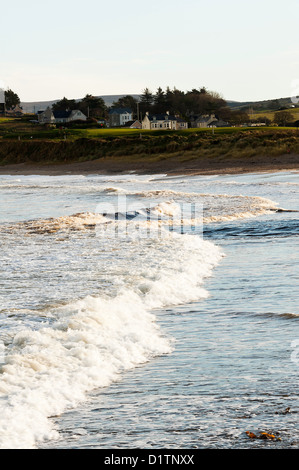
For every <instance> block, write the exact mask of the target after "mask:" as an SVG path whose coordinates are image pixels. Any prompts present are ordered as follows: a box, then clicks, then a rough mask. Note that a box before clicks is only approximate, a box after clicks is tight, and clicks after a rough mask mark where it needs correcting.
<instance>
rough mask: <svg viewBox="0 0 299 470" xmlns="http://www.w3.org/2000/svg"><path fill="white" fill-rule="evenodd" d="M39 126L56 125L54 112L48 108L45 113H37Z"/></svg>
mask: <svg viewBox="0 0 299 470" xmlns="http://www.w3.org/2000/svg"><path fill="white" fill-rule="evenodd" d="M37 118H38V122H39V124H55V117H54V114H53V111H52V109H51V108H50V107H48V108H47V109H46V110H45V111H39V112H38V113H37Z"/></svg>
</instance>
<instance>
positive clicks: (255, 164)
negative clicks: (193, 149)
mask: <svg viewBox="0 0 299 470" xmlns="http://www.w3.org/2000/svg"><path fill="white" fill-rule="evenodd" d="M284 170H299V155H298V154H286V155H281V156H277V157H273V156H269V157H265V156H264V155H263V156H259V155H256V156H254V157H247V158H235V157H234V158H231V159H229V158H227V157H225V158H223V157H213V158H206V159H205V158H197V159H192V160H189V161H185V162H182V161H181V160H179V159H178V158H177V157H173V158H172V157H167V158H165V159H161V160H159V161H157V162H153V161H147V160H143V159H136V160H132V159H130V160H128V159H127V158H126V157H123V158H122V157H117V158H115V157H113V158H112V157H109V158H100V159H97V160H90V161H84V162H73V163H66V164H65V163H61V164H53V165H49V164H47V165H40V164H32V163H20V164H11V165H5V166H2V167H0V174H1V175H32V174H36V175H53V176H55V175H67V174H68V175H77V174H81V175H87V174H121V173H123V174H124V173H128V172H135V173H137V174H145V173H146V174H154V173H167V174H169V175H180V174H185V175H198V174H202V175H204V174H237V173H238V174H240V173H255V172H272V171H275V172H276V171H284Z"/></svg>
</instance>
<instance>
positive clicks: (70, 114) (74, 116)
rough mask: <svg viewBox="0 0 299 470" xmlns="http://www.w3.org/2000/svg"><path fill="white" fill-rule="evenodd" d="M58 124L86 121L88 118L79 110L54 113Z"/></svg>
mask: <svg viewBox="0 0 299 470" xmlns="http://www.w3.org/2000/svg"><path fill="white" fill-rule="evenodd" d="M54 118H55V123H56V124H63V123H67V122H71V121H86V120H87V117H86V116H85V114H83V113H82V111H80V110H79V109H74V110H72V111H71V110H68V111H54Z"/></svg>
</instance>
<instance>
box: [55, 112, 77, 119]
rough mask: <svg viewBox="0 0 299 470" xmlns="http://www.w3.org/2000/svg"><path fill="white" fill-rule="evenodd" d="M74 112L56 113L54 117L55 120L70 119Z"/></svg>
mask: <svg viewBox="0 0 299 470" xmlns="http://www.w3.org/2000/svg"><path fill="white" fill-rule="evenodd" d="M71 113H72V111H70V110H68V111H54V112H53V114H54V117H55V119H66V118H68V117H70V115H71Z"/></svg>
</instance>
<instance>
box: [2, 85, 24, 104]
mask: <svg viewBox="0 0 299 470" xmlns="http://www.w3.org/2000/svg"><path fill="white" fill-rule="evenodd" d="M4 96H5V106H6V108H7V109H10V108H13V107H14V106H17V105H19V104H20V103H21V101H20V98H19V97H18V95H17V94H16V93H15V92H13V91H12V90H10V89H9V90H6V91H5V92H4Z"/></svg>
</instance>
